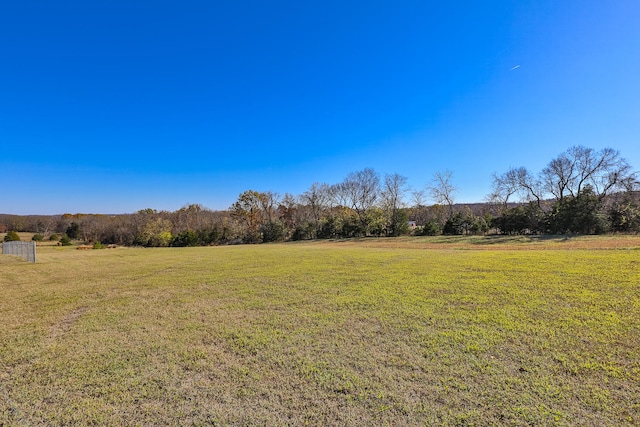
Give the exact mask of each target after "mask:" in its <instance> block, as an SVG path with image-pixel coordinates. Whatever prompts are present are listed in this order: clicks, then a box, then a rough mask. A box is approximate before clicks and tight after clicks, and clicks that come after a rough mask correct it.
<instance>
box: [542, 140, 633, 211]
mask: <svg viewBox="0 0 640 427" xmlns="http://www.w3.org/2000/svg"><path fill="white" fill-rule="evenodd" d="M637 179H638V176H637V173H636V172H633V171H632V170H631V166H630V165H629V163H628V162H627V160H626V159H624V158H623V157H621V156H620V153H619V152H618V151H616V150H614V149H612V148H604V149H602V150H600V151H595V150H593V149H592V148H587V147H583V146H580V145H578V146H573V147H570V148H569V149H568V150H567V151H565V152H564V153H562V154H561V155H559V156H558V157H557V158H555V159H553V160H551V162H549V164H548V165H547V166H546V167H545V168H544V169H543V170H542V172H541V174H540V181H541V182H542V183H543V185H544V188H545V190H546V191H548V192H549V193H551V194H553V195H554V197H555V198H556V199H557V200H562V199H563V198H564V197H566V196H573V197H576V196H578V195H579V194H580V193H581V192H582V190H583V189H584V188H585V186H586V185H589V186H590V187H591V188H592V189H593V190H594V192H595V194H596V195H597V196H598V197H599V198H600V199H602V198H604V197H606V195H607V194H609V193H610V192H611V191H615V190H629V189H631V188H632V187H633V186H634V184H635V182H636V181H637Z"/></svg>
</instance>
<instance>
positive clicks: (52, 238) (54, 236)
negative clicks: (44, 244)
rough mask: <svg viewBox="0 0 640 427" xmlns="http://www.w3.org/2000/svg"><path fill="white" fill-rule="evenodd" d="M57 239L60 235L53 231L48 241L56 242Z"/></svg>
mask: <svg viewBox="0 0 640 427" xmlns="http://www.w3.org/2000/svg"><path fill="white" fill-rule="evenodd" d="M58 240H60V236H59V235H57V234H56V233H53V234H52V235H51V236H49V241H51V242H57V241H58Z"/></svg>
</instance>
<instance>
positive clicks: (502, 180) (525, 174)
mask: <svg viewBox="0 0 640 427" xmlns="http://www.w3.org/2000/svg"><path fill="white" fill-rule="evenodd" d="M518 195H519V196H520V198H521V199H526V200H529V201H531V200H535V201H536V202H537V204H538V205H540V202H541V198H542V196H543V191H542V190H541V184H540V182H539V181H538V180H537V179H535V178H534V176H533V175H532V174H531V172H529V171H528V170H527V169H526V168H524V167H518V168H511V169H509V170H508V171H507V172H505V173H503V174H502V175H498V174H496V173H494V174H493V184H492V191H491V194H489V196H488V199H489V200H490V201H492V202H494V203H499V204H501V205H502V206H503V207H504V208H506V207H507V205H508V203H509V200H511V197H512V196H518ZM519 201H520V200H519Z"/></svg>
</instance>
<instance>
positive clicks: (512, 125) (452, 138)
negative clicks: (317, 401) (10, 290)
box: [0, 0, 640, 214]
mask: <svg viewBox="0 0 640 427" xmlns="http://www.w3.org/2000/svg"><path fill="white" fill-rule="evenodd" d="M639 23H640V2H638V1H637V0H620V1H618V0H616V1H600V0H598V1H592V0H567V1H551V0H513V1H490V2H478V1H458V2H443V1H437V2H436V1H424V0H423V1H402V0H397V1H393V2H392V1H387V2H382V1H345V0H341V1H333V0H329V1H326V0H325V1H316V2H304V1H293V0H291V1H281V0H271V1H244V0H238V1H225V2H221V1H214V0H208V1H204V0H203V1H189V0H186V1H162V0H154V1H136V0H113V1H112V0H109V1H101V2H98V1H80V0H74V1H66V0H59V1H34V0H5V1H2V2H0V171H1V176H2V179H1V180H0V212H2V213H14V214H54V213H64V212H71V213H76V212H85V213H125V212H134V211H137V210H139V209H143V208H147V207H150V208H154V209H159V210H162V209H166V210H175V209H178V208H180V207H181V206H183V205H185V204H187V203H200V204H202V205H204V206H206V207H209V208H212V209H226V208H227V207H228V206H229V205H230V204H231V203H233V202H234V201H235V199H236V198H237V196H238V194H239V193H241V192H242V191H244V190H247V189H254V190H259V191H266V190H270V191H274V192H278V193H281V194H283V193H286V192H289V193H292V194H294V195H297V194H300V193H302V192H304V191H305V190H306V189H308V188H309V186H310V185H311V184H312V183H313V182H315V181H318V182H327V183H329V184H332V183H337V182H340V181H342V180H343V179H344V177H345V176H346V175H347V174H348V173H349V172H352V171H357V170H361V169H363V168H365V167H372V168H374V169H375V170H376V171H378V172H379V173H381V174H384V173H394V172H397V173H400V174H402V175H404V176H406V177H407V178H408V179H409V183H410V185H411V186H412V187H413V188H416V189H417V188H421V187H423V186H424V185H425V184H428V183H429V181H430V180H431V178H432V176H433V174H434V172H436V171H442V170H445V169H448V170H451V171H452V172H453V174H454V184H455V185H456V186H457V187H459V192H458V194H457V200H458V201H460V202H473V201H481V200H482V199H483V198H484V197H485V195H486V194H487V193H488V192H489V190H490V185H491V174H492V172H494V171H496V172H504V171H506V170H507V169H508V168H509V167H511V166H526V167H528V168H529V169H531V170H533V171H535V172H537V171H539V170H540V169H541V168H542V167H544V165H545V164H546V163H548V162H549V161H550V160H551V159H552V158H554V157H555V156H557V155H558V154H560V153H561V152H563V151H564V150H565V149H567V148H568V147H569V146H571V145H577V144H580V145H585V146H587V147H592V148H595V149H600V148H603V147H607V146H609V147H613V148H615V149H617V150H619V151H620V152H621V154H622V156H623V157H625V158H626V159H627V160H628V161H629V162H630V163H631V165H632V166H634V168H635V169H640V141H639V139H638V137H639V136H640V24H639ZM427 202H429V203H430V201H427Z"/></svg>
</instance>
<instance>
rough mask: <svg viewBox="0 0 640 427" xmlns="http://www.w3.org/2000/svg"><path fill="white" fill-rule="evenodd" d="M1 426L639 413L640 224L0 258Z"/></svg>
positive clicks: (601, 421)
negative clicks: (615, 231)
mask: <svg viewBox="0 0 640 427" xmlns="http://www.w3.org/2000/svg"><path fill="white" fill-rule="evenodd" d="M0 425H23V426H39V425H53V426H56V425H113V426H119V425H142V426H152V425H184V426H191V425H269V426H271V425H274V426H278V425H282V426H284V425H389V426H402V425H461V426H464V425H545V426H546V425H598V426H608V425H610V426H620V425H640V238H639V237H616V238H613V237H603V238H574V239H569V240H564V239H560V238H557V239H553V238H544V239H542V238H541V239H537V240H536V239H529V238H495V239H491V238H477V239H476V238H437V237H434V238H402V239H386V240H385V239H364V240H352V241H337V242H312V243H288V244H274V245H256V246H227V247H205V248H167V249H142V248H118V249H109V250H86V251H78V250H75V249H74V248H69V247H54V246H41V247H39V248H38V263H37V264H30V263H27V262H24V261H22V260H19V259H17V258H14V257H8V256H3V257H0Z"/></svg>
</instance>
